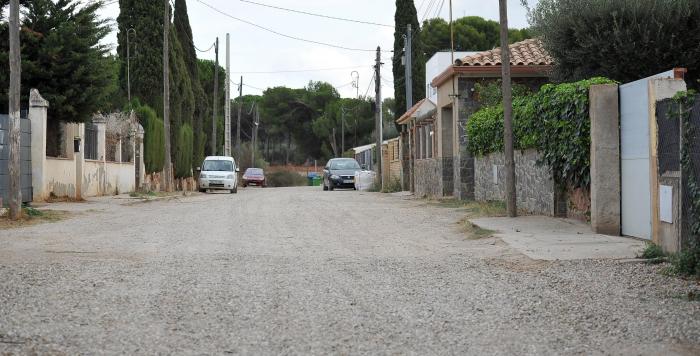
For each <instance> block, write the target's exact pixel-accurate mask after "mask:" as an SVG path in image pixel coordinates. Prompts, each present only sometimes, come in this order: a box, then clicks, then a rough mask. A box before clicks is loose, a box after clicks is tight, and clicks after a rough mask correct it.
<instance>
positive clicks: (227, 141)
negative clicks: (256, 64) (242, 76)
mask: <svg viewBox="0 0 700 356" xmlns="http://www.w3.org/2000/svg"><path fill="white" fill-rule="evenodd" d="M225 88H226V102H225V103H224V108H225V109H224V111H225V112H224V120H225V121H224V130H225V132H224V156H231V40H230V35H229V34H228V33H227V34H226V87H225Z"/></svg>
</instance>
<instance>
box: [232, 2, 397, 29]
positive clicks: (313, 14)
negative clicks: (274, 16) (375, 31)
mask: <svg viewBox="0 0 700 356" xmlns="http://www.w3.org/2000/svg"><path fill="white" fill-rule="evenodd" d="M240 1H241V2H245V3H249V4H253V5H258V6H264V7H269V8H272V9H277V10H283V11H289V12H295V13H298V14H303V15H309V16H316V17H323V18H327V19H331V20H339V21H347V22H354V23H361V24H365V25H374V26H383V27H390V28H394V26H391V25H385V24H382V23H376V22H369V21H361V20H353V19H347V18H342V17H335V16H329V15H323V14H316V13H312V12H306V11H301V10H294V9H288V8H284V7H279V6H274V5H268V4H263V3H259V2H255V1H249V0H240Z"/></svg>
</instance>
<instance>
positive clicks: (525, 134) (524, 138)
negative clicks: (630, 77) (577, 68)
mask: <svg viewBox="0 0 700 356" xmlns="http://www.w3.org/2000/svg"><path fill="white" fill-rule="evenodd" d="M609 83H613V81H611V80H609V79H605V78H593V79H589V80H583V81H580V82H576V83H564V84H559V85H553V84H548V85H545V86H543V87H542V89H541V90H540V91H539V92H538V93H537V94H534V95H531V96H524V97H517V98H515V99H513V134H514V144H515V148H516V149H526V148H535V149H537V150H538V151H539V152H540V153H542V163H544V164H546V165H547V166H548V167H550V169H551V170H552V172H553V173H554V177H555V181H556V182H557V183H558V184H559V185H561V186H570V187H573V188H579V187H582V188H587V187H588V186H589V184H590V145H591V137H590V136H591V135H590V130H591V123H590V118H589V116H588V104H589V101H588V90H589V89H590V87H591V85H595V84H609ZM465 129H466V132H467V136H468V137H469V140H468V147H469V149H470V150H471V152H472V153H474V154H477V155H484V154H487V153H491V152H501V151H503V107H502V104H500V105H498V106H489V107H484V108H482V109H481V110H479V111H478V112H476V113H474V114H473V115H472V117H471V118H470V119H469V121H468V122H467V125H466V127H465Z"/></svg>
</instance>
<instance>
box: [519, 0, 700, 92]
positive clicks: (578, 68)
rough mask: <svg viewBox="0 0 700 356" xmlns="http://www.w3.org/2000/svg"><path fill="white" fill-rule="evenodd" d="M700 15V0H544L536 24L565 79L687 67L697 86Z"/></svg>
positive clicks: (624, 77) (622, 77)
mask: <svg viewBox="0 0 700 356" xmlns="http://www.w3.org/2000/svg"><path fill="white" fill-rule="evenodd" d="M698 19H700V1H697V0H619V1H607V0H540V1H539V3H538V4H537V6H536V7H535V8H534V9H533V13H532V15H531V18H530V22H531V25H532V29H533V31H535V33H536V34H537V35H538V37H540V38H542V40H543V42H544V46H545V48H546V49H547V51H548V52H549V54H550V55H552V56H553V57H554V59H555V62H556V70H555V75H556V77H557V79H559V80H576V79H584V78H589V77H593V76H605V77H608V78H611V79H615V80H617V81H621V82H629V81H633V80H636V79H640V78H644V77H647V76H650V75H653V74H656V73H659V72H662V71H666V70H668V69H669V68H673V67H686V68H688V70H689V71H688V75H689V79H691V80H690V81H689V85H692V86H696V87H697V86H698V83H697V81H695V80H694V79H697V78H698V73H699V72H700V46H698V43H700V21H698Z"/></svg>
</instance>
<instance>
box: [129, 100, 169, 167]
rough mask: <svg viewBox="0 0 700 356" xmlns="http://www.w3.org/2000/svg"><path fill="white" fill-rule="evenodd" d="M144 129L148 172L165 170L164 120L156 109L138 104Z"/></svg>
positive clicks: (138, 115) (135, 109)
mask: <svg viewBox="0 0 700 356" xmlns="http://www.w3.org/2000/svg"><path fill="white" fill-rule="evenodd" d="M134 113H136V117H138V118H139V121H140V122H141V125H142V126H143V130H144V137H143V150H144V153H143V162H144V164H145V166H146V173H154V172H161V171H163V165H164V162H165V133H164V132H165V129H164V128H163V120H161V119H159V118H158V117H157V116H156V112H155V110H153V109H152V108H150V107H149V106H148V105H137V106H136V107H135V108H134Z"/></svg>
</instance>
